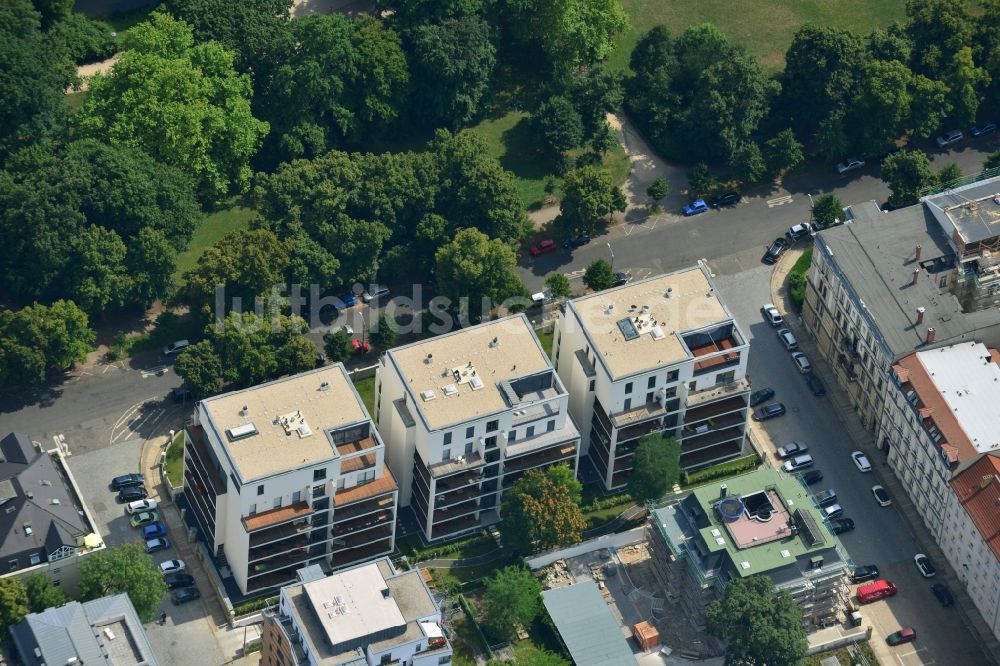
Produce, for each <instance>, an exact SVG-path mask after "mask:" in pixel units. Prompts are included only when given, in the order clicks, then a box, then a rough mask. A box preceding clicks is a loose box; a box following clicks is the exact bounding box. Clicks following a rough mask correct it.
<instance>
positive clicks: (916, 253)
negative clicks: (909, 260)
mask: <svg viewBox="0 0 1000 666" xmlns="http://www.w3.org/2000/svg"><path fill="white" fill-rule="evenodd" d="M923 250H924V248H922V247H921V246H920V243H917V247H915V248H914V249H913V260H914V261H920V253H921V252H923Z"/></svg>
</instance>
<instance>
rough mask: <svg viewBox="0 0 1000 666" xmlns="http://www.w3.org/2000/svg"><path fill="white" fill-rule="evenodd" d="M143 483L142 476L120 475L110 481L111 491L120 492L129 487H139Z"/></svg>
mask: <svg viewBox="0 0 1000 666" xmlns="http://www.w3.org/2000/svg"><path fill="white" fill-rule="evenodd" d="M143 483H145V480H144V479H143V478H142V474H122V475H121V476H116V477H115V478H113V479H111V490H121V489H122V488H129V487H131V486H141V485H142V484H143Z"/></svg>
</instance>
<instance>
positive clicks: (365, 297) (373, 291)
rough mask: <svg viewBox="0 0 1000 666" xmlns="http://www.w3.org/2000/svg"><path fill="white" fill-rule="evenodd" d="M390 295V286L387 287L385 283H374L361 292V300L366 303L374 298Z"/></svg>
mask: <svg viewBox="0 0 1000 666" xmlns="http://www.w3.org/2000/svg"><path fill="white" fill-rule="evenodd" d="M388 295H389V287H386V286H385V285H383V284H373V285H370V286H369V287H368V289H367V290H366V291H365V293H363V294H361V300H362V301H364V302H365V303H371V302H372V301H374V300H377V299H379V298H382V297H383V296H388Z"/></svg>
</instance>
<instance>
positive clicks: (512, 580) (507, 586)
mask: <svg viewBox="0 0 1000 666" xmlns="http://www.w3.org/2000/svg"><path fill="white" fill-rule="evenodd" d="M485 584H486V589H485V590H484V591H483V616H484V617H485V623H486V627H487V629H488V631H489V632H490V633H491V634H492V635H493V636H495V637H497V638H501V639H509V638H511V637H513V636H514V634H515V632H516V631H517V628H518V627H519V626H520V627H524V628H525V629H528V628H530V627H531V623H532V621H534V619H535V618H536V617H538V614H539V613H541V612H542V586H541V584H540V583H539V582H538V580H536V579H535V576H534V575H533V574H532V573H531V571H530V570H529V569H525V568H523V567H516V566H510V567H504V568H503V569H500V570H499V571H497V572H496V573H495V574H493V575H492V576H491V577H489V578H487V579H486V581H485Z"/></svg>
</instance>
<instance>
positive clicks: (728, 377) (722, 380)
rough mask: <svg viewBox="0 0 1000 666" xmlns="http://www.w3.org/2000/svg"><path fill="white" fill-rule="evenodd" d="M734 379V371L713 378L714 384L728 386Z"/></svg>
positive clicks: (721, 373)
mask: <svg viewBox="0 0 1000 666" xmlns="http://www.w3.org/2000/svg"><path fill="white" fill-rule="evenodd" d="M735 379H736V371H735V370H730V371H729V372H720V373H719V374H717V375H716V376H715V383H716V384H728V383H729V382H731V381H734V380H735Z"/></svg>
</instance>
